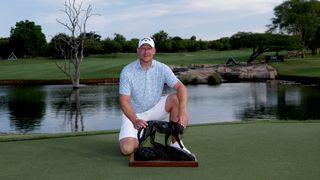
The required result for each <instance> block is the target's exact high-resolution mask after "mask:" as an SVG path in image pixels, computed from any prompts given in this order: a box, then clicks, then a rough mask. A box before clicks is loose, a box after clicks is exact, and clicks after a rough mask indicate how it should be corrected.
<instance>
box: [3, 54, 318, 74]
mask: <svg viewBox="0 0 320 180" xmlns="http://www.w3.org/2000/svg"><path fill="white" fill-rule="evenodd" d="M250 54H251V50H250V49H245V50H229V51H211V50H207V51H198V52H181V53H157V54H156V56H155V59H156V60H158V61H160V62H163V63H166V64H168V65H189V64H224V63H225V62H226V60H227V59H228V58H229V57H233V58H234V59H235V60H236V61H237V62H246V60H247V58H248V57H249V56H250ZM266 54H268V53H266ZM269 54H270V53H269ZM136 58H137V55H136V54H135V53H118V54H107V55H95V56H89V57H85V58H84V60H83V62H82V64H81V79H83V80H84V79H101V78H111V77H119V74H120V71H121V69H122V68H123V67H124V66H125V65H126V64H128V63H130V62H132V61H134V60H135V59H136ZM263 59H264V55H261V56H260V57H259V60H258V61H262V60H263ZM319 59H320V58H319V56H314V57H313V56H308V57H307V58H304V59H301V58H290V59H285V61H284V62H277V63H271V65H272V66H273V67H275V68H276V69H277V71H278V74H279V75H289V76H304V77H320V69H319V67H320V60H319ZM63 62H64V60H53V59H19V60H15V61H12V60H11V61H9V60H1V61H0V80H64V79H67V77H66V76H65V75H64V74H63V73H62V71H61V70H60V69H58V67H57V66H56V64H55V63H59V64H62V63H63Z"/></svg>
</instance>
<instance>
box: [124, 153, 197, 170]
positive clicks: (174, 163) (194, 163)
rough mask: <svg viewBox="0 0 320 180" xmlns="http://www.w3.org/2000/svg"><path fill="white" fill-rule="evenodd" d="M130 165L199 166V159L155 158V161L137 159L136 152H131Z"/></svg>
mask: <svg viewBox="0 0 320 180" xmlns="http://www.w3.org/2000/svg"><path fill="white" fill-rule="evenodd" d="M129 166H130V167H198V166H199V164H198V161H197V159H196V160H195V161H167V160H153V161H135V160H134V153H132V154H131V156H130V160H129Z"/></svg>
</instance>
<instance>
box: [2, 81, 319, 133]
mask: <svg viewBox="0 0 320 180" xmlns="http://www.w3.org/2000/svg"><path fill="white" fill-rule="evenodd" d="M319 90H320V88H319V87H316V86H303V85H297V84H292V83H283V82H279V81H268V82H256V83H249V82H245V83H224V84H221V85H218V86H208V85H197V86H188V92H189V103H188V104H189V113H190V124H200V123H214V122H227V121H244V120H256V119H279V120H291V119H295V120H306V119H320V111H319V110H320V109H319V107H320V93H319ZM167 92H169V90H166V93H167ZM118 97H119V96H118V85H96V86H91V85H90V86H82V87H81V88H80V90H79V91H72V88H71V87H70V86H68V85H48V86H31V87H25V86H23V87H21V86H0V132H17V133H39V132H41V133H44V132H48V133H56V132H78V131H93V130H111V129H119V128H120V119H121V111H120V109H119V102H118Z"/></svg>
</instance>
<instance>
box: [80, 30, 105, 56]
mask: <svg viewBox="0 0 320 180" xmlns="http://www.w3.org/2000/svg"><path fill="white" fill-rule="evenodd" d="M102 52H103V48H102V42H101V36H100V35H98V34H96V33H94V32H89V33H87V34H86V38H85V42H84V50H83V53H84V54H85V55H86V56H88V55H89V54H100V53H102Z"/></svg>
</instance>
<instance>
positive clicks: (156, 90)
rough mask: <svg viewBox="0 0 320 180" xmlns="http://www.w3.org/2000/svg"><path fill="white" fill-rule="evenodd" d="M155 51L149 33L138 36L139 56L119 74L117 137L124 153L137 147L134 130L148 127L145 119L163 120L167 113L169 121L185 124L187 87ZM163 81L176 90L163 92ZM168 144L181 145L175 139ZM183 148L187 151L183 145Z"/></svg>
mask: <svg viewBox="0 0 320 180" xmlns="http://www.w3.org/2000/svg"><path fill="white" fill-rule="evenodd" d="M155 53H156V48H155V44H154V41H153V40H152V39H151V38H150V37H145V38H142V39H140V40H139V44H138V48H137V54H138V59H137V60H135V61H133V62H132V63H130V64H128V65H126V66H125V67H124V68H123V70H122V72H121V75H120V88H119V93H120V106H121V109H122V111H123V113H124V114H123V116H122V123H121V129H120V134H119V141H120V150H121V153H122V154H123V155H130V154H132V153H134V152H135V150H136V149H137V148H138V146H139V141H138V137H137V132H138V129H139V128H146V127H147V125H148V124H147V122H146V121H149V120H164V119H167V118H168V116H169V117H170V121H173V122H177V123H180V124H181V125H182V126H183V127H187V125H188V120H189V116H188V112H187V99H188V97H187V89H186V87H185V86H184V85H183V83H182V82H180V81H179V79H178V78H177V77H176V76H175V75H174V74H173V72H172V70H171V69H170V68H169V67H168V66H167V65H165V64H163V63H161V62H158V61H156V60H154V59H153V57H154V55H155ZM165 84H167V85H168V86H169V87H171V88H174V89H175V90H176V92H175V93H173V94H170V95H165V96H162V93H163V88H164V85H165ZM181 143H182V141H181ZM170 145H171V146H173V147H177V148H180V146H179V144H178V143H177V142H176V141H175V140H174V139H173V140H172V142H171V144H170ZM183 150H185V151H187V152H189V153H190V151H188V150H187V149H186V148H185V147H184V145H183Z"/></svg>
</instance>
